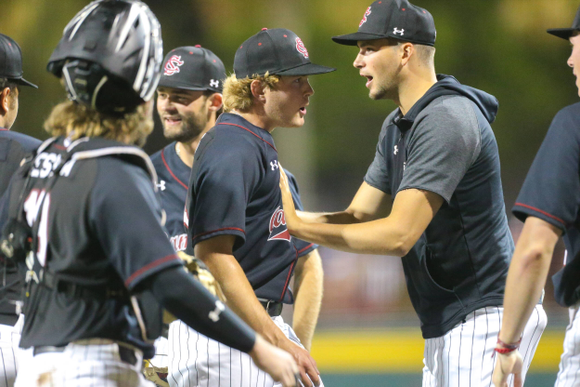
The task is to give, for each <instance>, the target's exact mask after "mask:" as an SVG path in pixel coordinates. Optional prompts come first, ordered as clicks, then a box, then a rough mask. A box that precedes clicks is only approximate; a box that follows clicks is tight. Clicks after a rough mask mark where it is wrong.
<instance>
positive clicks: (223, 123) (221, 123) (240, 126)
mask: <svg viewBox="0 0 580 387" xmlns="http://www.w3.org/2000/svg"><path fill="white" fill-rule="evenodd" d="M219 125H230V126H237V127H238V128H242V129H244V130H247V131H248V132H250V133H252V134H253V135H254V136H256V137H258V138H259V139H260V140H262V141H264V142H265V143H266V144H268V145H270V147H271V148H272V149H274V150H275V151H276V152H278V150H277V149H276V148H275V147H274V145H272V144H270V143H269V142H268V141H266V140H264V139H263V138H262V137H260V136H258V135H257V134H256V133H254V132H252V131H251V130H250V129H248V128H244V127H243V126H242V125H236V124H228V123H225V122H220V123H219Z"/></svg>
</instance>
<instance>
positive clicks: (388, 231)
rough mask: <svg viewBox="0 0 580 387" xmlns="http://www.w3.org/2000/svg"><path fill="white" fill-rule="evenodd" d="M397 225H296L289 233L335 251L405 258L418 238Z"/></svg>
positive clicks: (388, 222)
mask: <svg viewBox="0 0 580 387" xmlns="http://www.w3.org/2000/svg"><path fill="white" fill-rule="evenodd" d="M395 223H396V222H395V221H393V220H392V219H389V218H384V219H379V220H374V221H371V222H365V223H359V224H348V225H342V224H321V223H307V222H296V224H294V225H292V228H290V227H289V231H290V234H292V235H293V236H295V237H296V238H298V239H302V240H305V241H308V242H312V243H316V244H319V245H322V246H327V247H330V248H333V249H335V250H342V251H347V252H352V253H359V254H378V255H393V256H398V257H402V256H404V255H406V254H407V253H408V251H409V249H410V248H411V247H412V246H413V245H414V244H415V242H416V241H417V239H418V236H417V237H416V238H415V235H412V233H411V232H407V231H406V230H405V229H403V228H402V227H397V225H396V224H395ZM419 235H420V234H419Z"/></svg>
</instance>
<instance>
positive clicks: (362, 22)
mask: <svg viewBox="0 0 580 387" xmlns="http://www.w3.org/2000/svg"><path fill="white" fill-rule="evenodd" d="M370 14H371V7H368V8H367V10H366V11H365V14H364V15H363V18H362V20H361V21H360V23H359V25H358V26H359V28H360V26H362V25H363V24H365V23H366V22H367V16H369V15H370Z"/></svg>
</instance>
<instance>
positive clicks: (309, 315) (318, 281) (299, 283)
mask: <svg viewBox="0 0 580 387" xmlns="http://www.w3.org/2000/svg"><path fill="white" fill-rule="evenodd" d="M294 273H295V274H294V293H295V301H294V317H293V324H292V326H293V328H294V332H296V336H298V338H299V339H300V341H301V342H302V345H304V347H305V348H306V349H307V350H308V351H310V349H311V347H312V337H313V335H314V330H315V329H316V323H317V322H318V315H319V314H320V306H321V304H322V288H323V271H322V260H321V259H320V254H318V250H314V251H312V252H311V253H309V254H307V255H305V256H303V257H301V258H300V259H299V260H298V264H297V265H296V269H295V271H294Z"/></svg>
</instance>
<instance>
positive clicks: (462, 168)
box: [399, 97, 481, 203]
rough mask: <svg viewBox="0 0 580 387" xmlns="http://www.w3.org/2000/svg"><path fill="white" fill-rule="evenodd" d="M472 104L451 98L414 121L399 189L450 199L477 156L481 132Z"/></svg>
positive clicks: (461, 99) (462, 99) (464, 100)
mask: <svg viewBox="0 0 580 387" xmlns="http://www.w3.org/2000/svg"><path fill="white" fill-rule="evenodd" d="M474 108H475V107H473V106H472V105H471V103H470V102H469V101H468V100H466V99H465V98H459V97H457V98H452V99H448V100H447V101H446V102H443V103H442V104H440V105H438V106H437V107H436V108H433V109H431V110H430V111H428V112H425V114H424V115H423V116H422V117H418V118H417V119H418V120H419V121H418V122H415V128H414V129H413V130H414V132H413V133H411V134H412V137H411V138H410V139H409V143H408V145H407V159H406V160H407V161H406V164H405V168H404V172H403V179H402V181H401V185H400V186H399V191H402V190H405V189H410V188H415V189H421V190H425V191H429V192H433V193H436V194H438V195H439V196H441V197H442V198H443V199H444V200H445V201H447V202H448V203H449V201H450V200H451V196H452V195H453V192H455V189H456V188H457V185H458V184H459V182H460V181H461V179H463V176H464V175H465V173H466V172H467V170H468V169H469V167H470V166H471V165H472V163H473V162H474V161H475V160H476V158H477V157H478V156H479V153H480V151H481V133H480V129H479V125H478V122H477V117H476V115H475V112H474V111H473V109H474Z"/></svg>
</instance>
